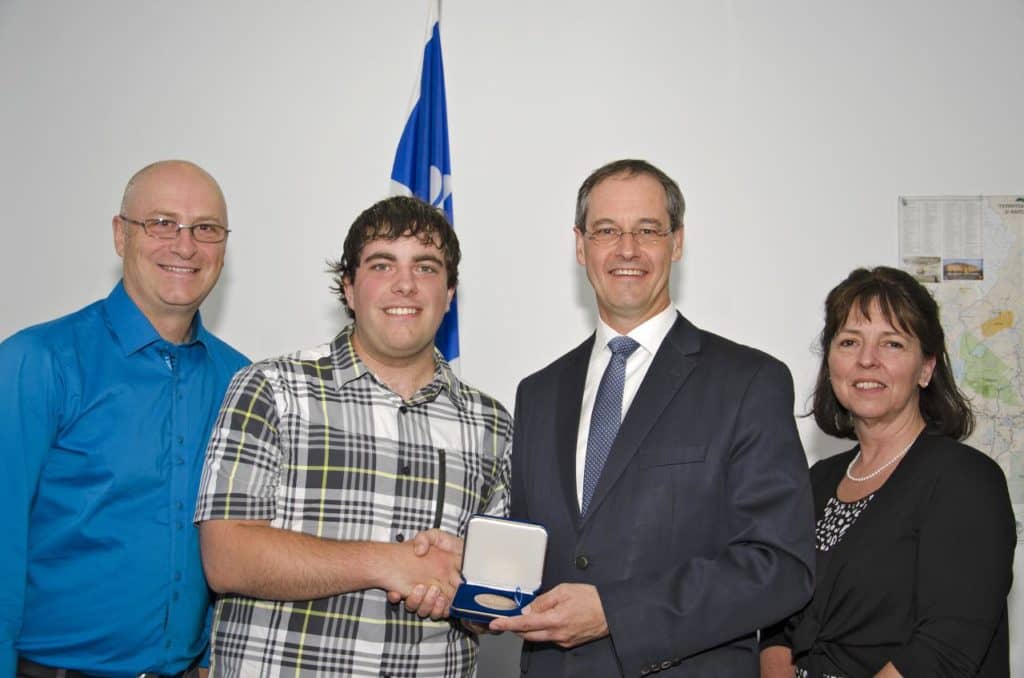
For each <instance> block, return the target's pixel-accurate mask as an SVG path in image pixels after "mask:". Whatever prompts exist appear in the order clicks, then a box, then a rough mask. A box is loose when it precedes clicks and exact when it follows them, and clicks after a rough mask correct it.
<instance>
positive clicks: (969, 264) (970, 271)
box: [942, 259, 985, 280]
mask: <svg viewBox="0 0 1024 678" xmlns="http://www.w3.org/2000/svg"><path fill="white" fill-rule="evenodd" d="M942 279H943V280H984V279H985V265H984V260H982V259H946V260H945V261H944V262H942Z"/></svg>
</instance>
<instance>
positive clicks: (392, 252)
mask: <svg viewBox="0 0 1024 678" xmlns="http://www.w3.org/2000/svg"><path fill="white" fill-rule="evenodd" d="M459 257H460V253H459V244H458V240H457V239H456V236H455V233H454V231H453V230H452V228H451V226H450V225H449V224H448V222H447V221H446V220H445V217H444V215H443V214H442V213H440V212H439V211H437V210H435V209H433V208H432V207H430V206H429V205H427V204H425V203H423V202H420V201H419V200H416V199H414V198H404V197H399V198H389V199H387V200H383V201H381V202H379V203H377V204H376V205H374V206H372V207H371V208H369V209H368V210H366V211H365V212H363V213H362V214H361V215H360V216H359V217H358V218H357V219H356V221H355V223H353V224H352V228H351V229H350V230H349V234H348V236H347V238H346V239H345V245H344V251H343V254H342V257H341V259H340V260H339V261H338V262H337V263H336V264H335V265H334V266H333V267H332V268H333V272H334V273H335V291H337V292H338V294H339V296H340V298H341V300H342V303H343V304H344V305H345V307H346V309H347V310H348V312H349V314H350V315H351V316H352V317H353V319H354V322H353V323H352V324H351V325H349V326H348V327H346V328H345V329H344V330H342V331H341V333H340V334H338V336H337V337H335V338H334V340H333V341H331V342H330V343H328V344H324V345H322V346H319V347H317V348H313V349H309V350H304V351H299V352H297V353H293V354H290V355H286V356H282V357H279V358H273V359H270V360H265V361H262V362H259V363H257V364H255V365H253V366H251V367H250V368H247V369H245V370H242V371H241V372H239V373H238V374H237V375H236V376H235V378H234V380H233V382H232V384H231V386H230V388H229V390H228V393H227V395H226V397H225V400H224V403H223V406H222V408H221V412H220V417H219V420H218V422H217V424H216V425H215V427H214V430H213V435H212V438H211V440H210V444H209V448H208V450H207V459H206V467H205V469H204V472H203V479H202V483H201V487H200V492H199V502H198V505H197V507H196V516H195V519H196V522H197V523H199V526H200V537H201V542H202V551H203V564H204V568H205V570H206V573H207V577H208V579H209V582H210V585H211V586H212V587H213V588H214V589H215V590H216V591H218V592H219V593H221V594H222V596H221V598H220V600H219V602H218V603H217V607H216V613H215V617H214V624H213V631H212V639H211V643H212V662H211V670H212V672H213V674H214V675H215V676H252V675H260V676H276V675H288V676H305V675H309V676H313V675H317V676H320V675H344V676H391V677H392V678H406V677H408V678H413V677H414V676H415V677H417V678H420V677H423V676H438V677H448V676H471V675H474V674H475V671H476V654H477V640H476V637H475V636H474V635H473V634H472V633H470V632H468V631H467V630H466V629H465V628H463V627H462V626H460V625H459V624H457V623H453V622H450V621H448V620H444V619H442V617H443V616H444V615H446V614H447V607H448V605H449V604H450V602H451V600H452V597H453V595H454V591H455V588H456V587H457V586H458V583H459V580H460V577H459V567H460V564H461V563H460V561H461V540H459V539H457V538H456V537H453V536H452V535H461V534H464V531H465V527H466V523H467V521H468V519H469V517H470V516H471V515H473V514H474V513H488V514H492V515H500V516H504V515H506V514H507V512H508V495H507V486H508V476H509V450H510V445H511V433H512V428H511V418H510V417H509V414H508V412H507V411H506V410H505V409H504V408H503V407H502V406H501V404H500V403H498V402H497V401H496V400H494V399H493V398H491V397H489V396H487V395H485V394H483V393H481V392H479V391H477V390H476V389H474V388H472V387H470V386H468V385H466V384H465V383H463V382H462V381H460V380H459V379H458V378H457V377H456V376H455V374H454V373H453V372H452V370H451V368H450V367H449V366H448V364H447V363H446V362H445V361H444V359H443V358H442V356H441V354H440V353H439V352H437V351H436V349H434V346H433V340H434V335H435V333H436V332H437V329H438V327H439V326H440V323H441V319H442V317H443V316H444V313H445V311H446V310H447V309H448V305H449V303H450V302H451V299H452V295H453V294H454V293H455V286H456V283H457V279H458V263H459ZM424 532H426V535H421V536H420V537H419V538H418V539H417V538H416V536H417V535H418V534H421V533H424ZM389 599H390V600H389ZM402 599H406V605H404V606H403V605H400V604H399V603H398V602H397V601H400V600H402ZM407 607H408V608H411V609H406V608H407Z"/></svg>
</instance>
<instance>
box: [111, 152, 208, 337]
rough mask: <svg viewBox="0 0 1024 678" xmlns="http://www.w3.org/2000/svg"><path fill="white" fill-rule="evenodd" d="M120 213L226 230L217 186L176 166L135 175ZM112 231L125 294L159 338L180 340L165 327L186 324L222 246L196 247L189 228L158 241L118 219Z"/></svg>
mask: <svg viewBox="0 0 1024 678" xmlns="http://www.w3.org/2000/svg"><path fill="white" fill-rule="evenodd" d="M122 214H124V215H125V216H126V217H128V218H129V219H135V220H137V221H144V220H146V219H152V218H157V217H166V218H168V219H172V220H174V221H176V222H178V223H182V224H186V225H188V224H194V223H197V222H204V223H211V224H220V225H222V226H225V227H226V226H227V225H228V217H227V207H226V205H225V203H224V196H223V195H222V194H221V191H220V187H218V186H217V183H216V182H215V181H214V180H213V178H212V177H211V176H210V175H209V174H207V173H206V172H205V171H203V170H202V169H200V168H199V167H197V166H195V165H192V164H190V163H185V162H177V161H171V162H165V163H158V164H156V165H152V166H150V167H149V168H147V169H145V170H143V171H142V172H141V173H140V174H138V175H137V176H136V177H135V178H134V179H133V181H132V182H131V183H130V184H129V187H128V189H127V190H126V191H125V196H124V201H123V203H122ZM113 229H114V247H115V249H116V250H117V253H118V255H119V256H120V257H121V258H122V259H123V260H124V287H125V291H126V292H127V293H128V296H129V297H131V299H132V301H134V302H135V304H136V306H138V307H139V309H140V310H141V311H142V313H143V314H144V315H145V316H146V318H147V319H149V321H150V322H151V323H152V324H153V326H154V327H155V328H156V329H157V331H158V332H160V334H161V335H162V336H164V338H165V339H169V340H172V341H180V340H181V339H182V338H183V337H170V336H166V335H165V332H166V328H168V327H172V326H176V327H182V326H183V327H185V328H186V329H187V327H188V326H189V325H190V324H191V322H192V318H193V316H194V315H195V312H196V310H197V309H198V308H199V305H200V304H201V303H202V302H203V299H205V298H206V295H208V294H209V293H210V290H212V289H213V286H214V285H215V284H217V279H218V278H219V277H220V272H221V269H222V268H223V267H224V251H225V247H226V241H225V242H219V243H200V242H196V241H195V240H194V239H193V238H192V231H191V230H190V229H182V230H181V231H179V232H178V236H177V237H176V238H174V239H171V240H162V239H160V238H154V237H151V236H149V235H147V234H146V232H145V231H144V230H143V229H142V227H141V226H138V225H136V224H132V223H129V222H127V221H125V220H124V219H121V218H120V217H119V216H115V217H114V219H113Z"/></svg>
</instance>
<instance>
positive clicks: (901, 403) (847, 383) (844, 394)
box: [828, 301, 935, 429]
mask: <svg viewBox="0 0 1024 678" xmlns="http://www.w3.org/2000/svg"><path fill="white" fill-rule="evenodd" d="M868 315H869V316H870V318H867V317H865V315H864V314H863V313H861V310H860V308H859V306H858V305H854V307H853V308H852V309H851V310H850V314H849V316H848V317H847V319H846V322H845V323H844V324H843V326H842V327H841V328H840V329H839V331H838V332H837V333H836V335H835V337H834V338H833V339H832V342H831V344H830V345H829V352H828V370H829V375H830V379H831V382H832V390H833V392H834V393H835V396H836V399H837V400H839V402H840V404H842V406H843V407H845V408H846V409H847V410H848V411H849V412H850V414H851V415H852V416H853V421H854V428H855V429H860V428H862V427H865V426H874V425H879V424H881V425H886V426H888V425H894V426H897V427H902V426H909V425H923V424H924V418H923V417H922V416H921V411H920V408H919V405H918V401H919V397H920V393H919V389H921V388H924V387H925V386H927V385H928V382H929V381H930V380H931V377H932V371H933V370H934V369H935V358H934V356H933V357H926V356H925V355H924V354H923V353H922V352H921V344H920V342H919V341H918V340H917V338H916V337H913V336H911V335H909V334H908V333H906V332H905V331H904V330H901V329H898V328H896V327H893V325H892V324H891V323H890V322H889V321H888V320H886V318H885V315H884V314H883V312H882V309H881V307H880V305H879V303H878V302H877V301H873V302H871V305H870V307H869V309H868Z"/></svg>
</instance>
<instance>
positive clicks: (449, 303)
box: [444, 287, 455, 313]
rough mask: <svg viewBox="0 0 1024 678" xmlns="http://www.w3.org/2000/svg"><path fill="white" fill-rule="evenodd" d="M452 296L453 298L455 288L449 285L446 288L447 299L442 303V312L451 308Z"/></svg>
mask: <svg viewBox="0 0 1024 678" xmlns="http://www.w3.org/2000/svg"><path fill="white" fill-rule="evenodd" d="M454 298H455V288H454V287H449V288H448V301H447V303H445V305H444V312H445V313H447V312H448V311H449V310H451V307H452V299H454Z"/></svg>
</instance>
